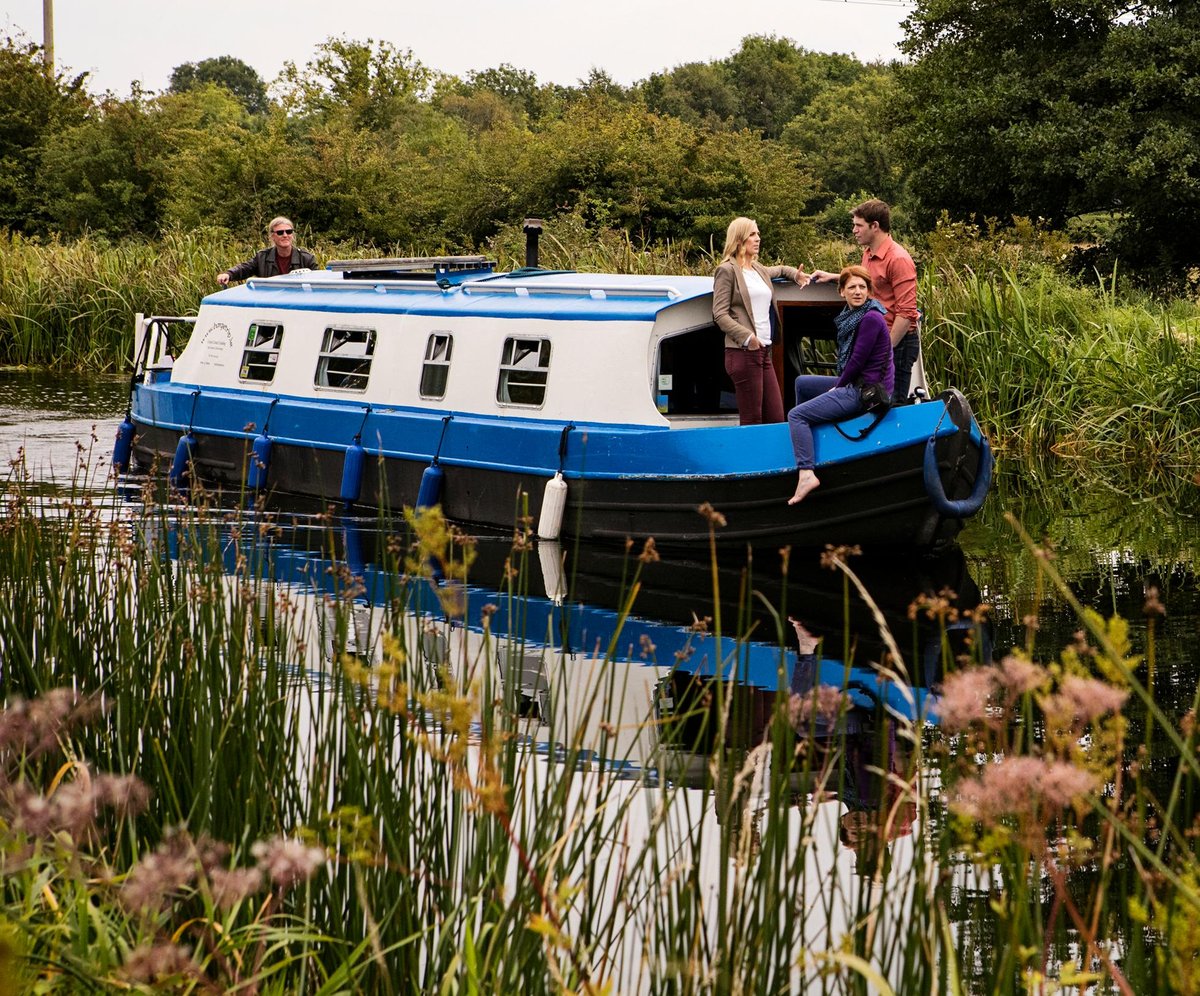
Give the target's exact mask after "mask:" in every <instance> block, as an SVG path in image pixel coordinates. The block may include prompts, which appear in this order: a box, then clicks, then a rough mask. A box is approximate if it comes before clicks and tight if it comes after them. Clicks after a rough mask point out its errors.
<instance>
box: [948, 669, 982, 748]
mask: <svg viewBox="0 0 1200 996" xmlns="http://www.w3.org/2000/svg"><path fill="white" fill-rule="evenodd" d="M995 690H996V671H995V669H993V668H990V667H971V668H967V669H966V670H963V671H955V672H954V673H953V674H950V675H947V676H946V681H945V683H944V684H943V686H942V698H941V701H940V702H939V703H938V715H940V716H941V719H942V728H943V729H944V730H947V731H948V732H951V733H953V732H955V731H957V730H965V729H966V728H967V727H968V726H970V725H971V724H972V723H973V722H975V721H976V720H981V719H984V718H985V717H986V716H987V709H988V704H989V702H990V700H991V697H992V694H993V693H994V692H995Z"/></svg>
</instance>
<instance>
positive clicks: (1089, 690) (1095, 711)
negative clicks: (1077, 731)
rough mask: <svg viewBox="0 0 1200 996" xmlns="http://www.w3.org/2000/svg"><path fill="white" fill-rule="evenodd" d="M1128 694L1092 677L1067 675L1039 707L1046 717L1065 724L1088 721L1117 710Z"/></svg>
mask: <svg viewBox="0 0 1200 996" xmlns="http://www.w3.org/2000/svg"><path fill="white" fill-rule="evenodd" d="M1128 697H1129V693H1128V692H1125V691H1122V690H1121V689H1119V688H1114V687H1113V686H1112V685H1109V684H1107V683H1105V682H1103V681H1097V680H1096V679H1095V678H1081V677H1079V676H1078V675H1074V674H1071V675H1067V677H1065V678H1063V680H1062V684H1061V685H1059V688H1058V694H1057V695H1051V696H1048V697H1047V698H1046V701H1045V703H1044V704H1043V708H1044V709H1045V711H1046V714H1047V715H1048V716H1053V717H1056V718H1058V719H1059V720H1060V721H1062V722H1065V723H1068V724H1069V723H1071V721H1072V720H1079V721H1081V722H1083V723H1090V722H1092V721H1093V720H1095V719H1098V718H1099V717H1101V716H1103V715H1104V714H1105V713H1107V712H1117V711H1119V710H1120V708H1121V707H1122V706H1123V705H1124V704H1125V700H1126V699H1127V698H1128Z"/></svg>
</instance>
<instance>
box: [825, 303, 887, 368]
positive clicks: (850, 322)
mask: <svg viewBox="0 0 1200 996" xmlns="http://www.w3.org/2000/svg"><path fill="white" fill-rule="evenodd" d="M868 311H878V312H879V313H880V314H881V315H886V314H887V309H886V308H884V306H883V305H882V304H880V303H879V302H878V301H876V300H875V299H874V298H873V297H869V298H867V299H866V301H864V302H863V304H862V307H860V308H850V307H849V306H847V307H845V308H843V309H842V310H841V311H840V312H838V314H836V315H835V316H834V318H833V324H834V325H836V326H837V372H838V373H841V372H842V371H843V370H845V369H846V364H847V363H849V362H850V351H851V350H852V349H853V348H854V337H855V336H856V335H858V325H859V323H860V322H861V321H862V320H863V319H864V318H866V317H867V312H868Z"/></svg>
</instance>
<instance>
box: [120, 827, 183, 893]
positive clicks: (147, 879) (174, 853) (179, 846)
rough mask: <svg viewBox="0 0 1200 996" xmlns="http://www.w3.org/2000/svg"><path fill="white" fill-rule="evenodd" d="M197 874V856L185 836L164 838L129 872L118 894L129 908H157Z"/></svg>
mask: <svg viewBox="0 0 1200 996" xmlns="http://www.w3.org/2000/svg"><path fill="white" fill-rule="evenodd" d="M195 877H196V856H195V852H194V850H193V849H192V846H191V842H190V841H188V840H187V839H186V838H185V837H182V836H178V837H172V838H170V839H169V840H166V841H163V843H161V844H159V845H158V847H157V848H156V849H155V850H154V852H153V853H151V854H147V855H146V856H145V857H144V858H142V859H141V861H139V862H138V863H137V864H136V865H134V866H133V869H132V870H131V871H130V872H129V875H128V877H127V878H126V879H125V884H124V885H123V886H122V887H121V898H122V899H123V900H124V902H125V904H126V905H127V906H129V907H130V908H131V909H140V910H157V909H161V908H162V906H163V903H164V902H165V901H166V900H167V899H168V898H169V897H170V896H171V895H172V894H173V893H176V892H178V891H179V890H180V889H182V888H184V887H185V886H187V885H190V884H191V883H192V881H193V880H194V879H195Z"/></svg>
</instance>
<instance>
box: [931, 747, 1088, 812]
mask: <svg viewBox="0 0 1200 996" xmlns="http://www.w3.org/2000/svg"><path fill="white" fill-rule="evenodd" d="M1095 785H1096V779H1095V776H1093V775H1092V774H1090V773H1089V772H1086V771H1083V770H1081V769H1079V768H1075V767H1073V766H1072V765H1070V764H1067V763H1065V762H1063V761H1046V760H1043V759H1042V758H1037V757H1026V756H1021V757H1009V758H1004V759H1003V760H1001V761H999V762H997V763H995V764H989V765H987V766H986V767H985V768H984V769H983V772H982V773H981V774H980V775H979V777H978V778H968V779H966V780H964V781H963V782H961V783H960V784H959V786H958V790H957V792H956V794H955V796H954V799H953V801H952V802H951V806H952V807H953V808H954V809H955V810H956V811H957V812H959V813H961V814H962V815H964V816H966V817H968V818H970V819H974V820H979V821H980V822H982V823H984V824H990V823H995V822H996V821H997V820H999V819H1001V818H1002V817H1005V816H1015V817H1018V818H1027V819H1033V818H1035V817H1039V814H1040V815H1041V816H1045V815H1048V814H1047V812H1046V811H1047V810H1050V811H1058V810H1062V809H1065V808H1066V807H1067V806H1068V805H1070V804H1072V803H1073V802H1075V801H1076V800H1077V799H1078V798H1079V797H1080V796H1082V795H1085V794H1086V793H1088V792H1090V791H1092V789H1094V788H1095Z"/></svg>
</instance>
